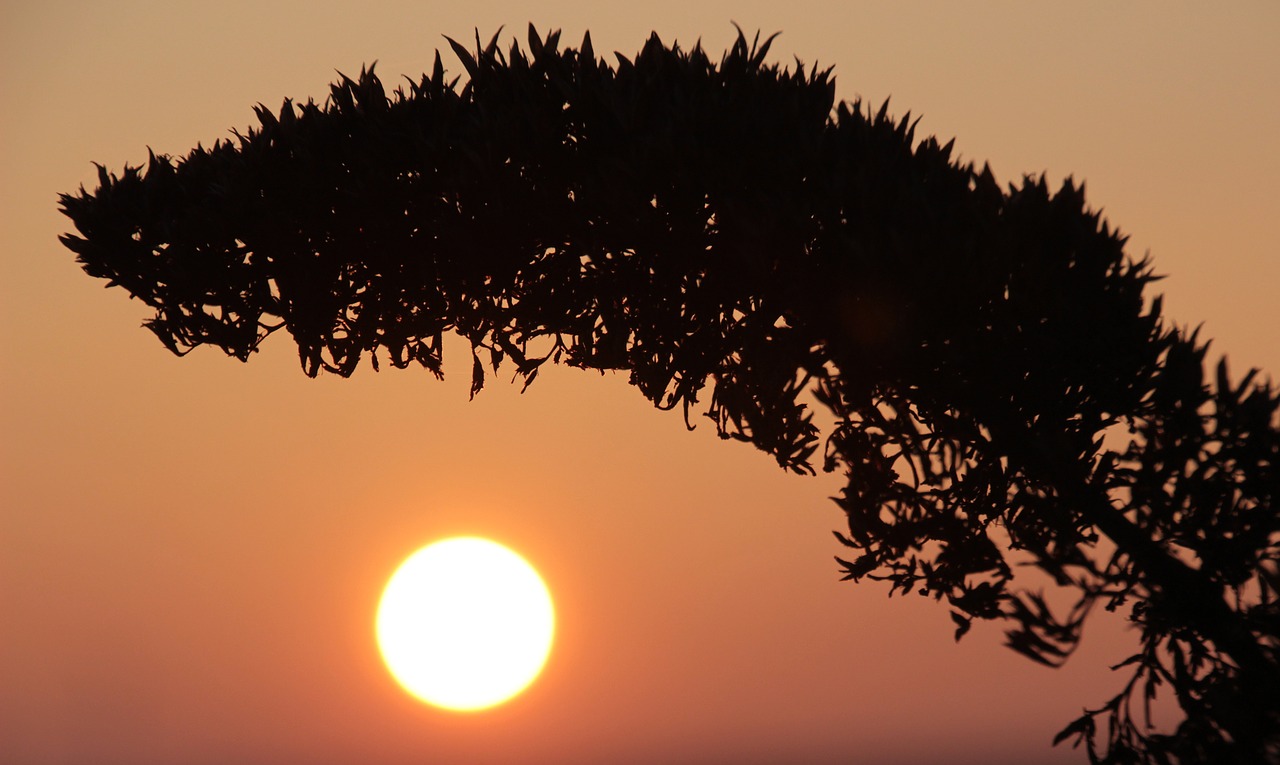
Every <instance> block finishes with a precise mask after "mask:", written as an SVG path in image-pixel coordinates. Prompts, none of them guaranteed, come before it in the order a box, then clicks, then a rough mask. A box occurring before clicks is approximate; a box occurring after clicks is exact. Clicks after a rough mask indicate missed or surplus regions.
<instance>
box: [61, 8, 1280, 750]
mask: <svg viewBox="0 0 1280 765" xmlns="http://www.w3.org/2000/svg"><path fill="white" fill-rule="evenodd" d="M771 40H772V38H770V40H767V41H765V42H764V43H763V44H759V38H758V37H757V38H756V42H755V43H750V44H749V43H748V41H747V40H746V39H745V37H742V36H741V35H739V38H738V40H737V42H736V44H735V45H734V46H733V48H732V49H731V50H730V51H729V52H728V53H727V54H726V55H725V56H724V57H723V58H722V59H721V60H720V62H719V63H718V64H717V63H715V62H713V61H711V60H710V59H709V58H708V57H707V56H706V54H705V53H704V52H703V51H702V50H701V49H700V48H699V47H695V48H694V49H693V50H692V51H689V52H685V51H682V50H680V49H679V48H678V47H671V48H668V47H666V46H665V45H664V44H663V43H662V42H661V41H660V40H659V39H658V38H657V36H656V35H655V36H653V37H651V38H650V39H649V41H648V43H647V44H646V45H645V46H644V49H643V50H642V51H641V52H640V53H639V54H638V55H636V56H635V57H634V58H626V57H624V56H622V55H620V54H615V62H614V63H608V62H606V61H604V60H601V59H598V58H597V57H596V55H595V53H594V52H593V50H592V47H591V39H590V37H589V36H588V37H587V38H585V39H584V40H583V42H582V46H581V48H580V49H579V50H574V49H571V48H564V49H562V48H560V47H559V33H557V32H553V33H551V34H550V35H548V36H547V38H546V39H543V38H541V37H539V35H538V34H537V33H536V32H535V31H534V30H533V29H532V27H531V28H530V30H529V40H528V45H529V50H528V52H524V51H521V50H520V49H519V47H518V46H517V45H513V46H512V48H511V49H510V51H509V52H508V53H505V54H504V53H503V52H502V51H501V50H500V49H499V48H498V46H497V37H496V36H495V37H494V39H493V40H492V41H490V42H489V44H488V45H483V46H482V45H481V44H480V40H479V39H478V38H477V40H476V50H475V51H474V52H472V51H468V50H467V49H465V48H464V47H462V46H461V45H458V44H457V43H455V42H453V41H450V43H451V44H452V46H453V50H454V52H455V53H456V54H457V56H458V58H459V59H461V62H462V65H463V66H464V68H465V70H466V74H467V79H466V82H465V84H464V85H462V86H461V87H459V80H458V79H450V78H449V77H448V76H447V75H446V74H445V71H444V67H443V65H442V63H441V60H440V57H439V55H438V54H437V56H436V60H435V66H434V69H433V71H432V73H431V74H430V75H427V76H424V77H423V78H422V80H421V81H420V82H417V83H410V84H409V85H408V86H407V90H397V91H396V92H395V93H394V94H391V95H390V96H389V95H388V94H387V93H386V92H385V91H384V88H383V86H382V84H381V82H380V81H379V80H378V78H377V77H376V76H375V74H374V72H373V69H372V68H370V69H369V70H367V71H364V72H362V73H361V75H360V77H359V78H358V79H350V78H347V77H345V76H344V77H343V78H342V80H341V82H339V83H337V84H335V85H334V86H333V88H332V92H331V93H330V96H329V98H328V99H327V101H326V102H325V103H324V104H323V105H318V104H316V103H314V102H311V101H308V102H307V103H306V104H302V105H298V104H294V103H292V102H290V101H285V102H284V105H283V107H282V108H281V109H280V111H279V113H278V114H276V113H273V112H272V111H269V110H268V109H266V108H265V107H261V106H260V107H258V110H257V112H258V117H259V121H260V123H261V124H260V125H259V126H258V127H256V128H253V129H251V130H249V132H248V133H247V134H245V135H241V134H239V133H236V134H235V139H236V140H235V141H227V142H218V143H216V144H215V145H214V146H213V147H211V148H208V149H205V148H202V147H199V146H197V148H196V149H195V150H194V151H192V152H191V153H190V154H188V155H187V156H186V157H185V158H182V159H178V160H176V161H175V160H173V159H172V158H170V157H167V156H157V155H154V154H153V155H152V156H151V158H150V160H149V162H148V164H147V167H146V168H145V169H143V168H133V167H126V168H125V169H124V171H123V173H122V174H120V175H118V176H117V175H114V174H111V173H108V172H107V171H106V170H105V169H101V168H100V173H99V183H100V185H99V187H98V188H97V189H96V190H95V191H94V192H93V193H88V192H86V191H85V190H84V189H83V188H82V189H81V190H80V192H79V193H78V194H75V195H64V196H63V197H62V206H63V210H64V212H65V213H66V214H67V215H68V216H70V217H71V219H72V220H73V221H74V222H75V226H76V228H77V229H78V231H79V235H78V236H77V235H67V236H64V237H63V242H64V243H65V244H66V245H67V246H68V247H69V248H71V249H72V250H74V251H75V252H76V253H77V255H78V256H79V261H80V262H81V263H82V264H83V265H84V268H85V270H86V271H87V272H88V273H89V274H90V275H92V276H95V277H101V278H105V279H108V280H110V283H111V284H116V285H120V286H123V287H124V288H125V289H126V290H128V291H129V293H130V294H132V295H134V296H136V297H138V298H140V299H142V300H143V301H145V302H146V303H147V304H148V305H149V306H151V307H153V308H154V309H155V311H156V314H155V317H154V318H153V319H151V320H150V321H148V322H147V326H148V327H149V328H150V329H151V331H153V332H154V333H155V334H156V335H157V336H158V337H159V338H160V340H161V341H162V342H163V343H164V344H165V346H166V347H168V348H169V349H170V350H171V351H173V352H175V353H179V354H182V353H185V352H187V351H189V350H190V349H191V348H194V347H195V346H198V345H204V344H210V345H215V346H217V347H219V348H221V349H222V350H223V351H225V352H226V353H228V354H230V355H233V356H235V357H236V358H239V359H241V360H246V359H248V358H249V356H250V355H251V354H252V353H253V352H254V351H255V350H257V348H258V346H259V344H260V343H261V342H262V341H263V340H264V339H265V338H266V337H267V336H268V335H270V334H271V333H273V332H275V331H276V330H278V329H281V328H285V329H287V330H288V331H289V333H290V334H292V335H293V338H294V340H295V341H296V342H297V344H298V349H299V354H300V356H301V360H302V366H303V369H304V370H305V371H306V373H307V374H308V375H313V376H314V375H316V374H317V373H318V372H319V371H320V370H325V371H329V372H334V373H337V374H340V375H349V374H351V373H352V371H354V370H355V369H356V367H357V365H358V363H359V362H360V359H361V358H363V357H366V356H367V357H369V359H370V361H371V362H372V364H373V366H374V367H375V368H377V366H378V365H379V362H380V361H386V362H389V363H391V364H392V365H393V366H396V367H406V366H409V365H410V364H415V363H416V364H420V365H422V366H424V367H426V368H427V369H429V370H431V371H432V372H433V373H435V374H436V375H439V374H441V369H442V367H441V336H442V335H443V333H445V332H449V331H456V332H458V333H460V334H461V335H463V336H465V337H466V338H467V339H468V340H469V341H470V343H471V346H472V349H473V356H474V360H473V363H472V368H473V382H472V388H473V393H474V391H476V390H479V389H480V387H481V385H482V384H483V380H484V375H485V367H486V366H489V367H491V368H492V369H493V370H495V371H497V370H498V368H499V367H500V365H501V364H502V363H503V362H504V361H505V360H509V361H510V362H512V363H513V364H514V367H515V371H516V373H517V374H518V375H520V376H523V377H524V378H525V379H526V380H528V381H531V380H532V379H533V378H534V376H535V375H536V374H537V372H538V369H539V367H540V365H541V364H543V363H545V362H546V361H548V360H552V361H558V362H562V363H566V364H569V365H572V366H576V367H581V368H586V369H597V370H606V369H611V370H627V371H628V372H629V373H630V380H631V382H632V383H633V384H634V385H635V386H637V387H638V388H639V389H640V390H641V392H642V393H644V395H645V396H647V397H648V398H649V399H650V400H651V401H652V402H653V403H654V404H656V405H657V406H658V407H660V408H663V409H671V408H675V407H681V408H682V409H683V410H684V412H685V416H686V418H688V416H689V413H690V410H691V408H693V407H694V406H695V404H696V403H697V402H698V398H699V396H700V395H702V394H703V393H704V390H705V389H708V384H709V383H710V384H711V385H710V386H709V396H707V397H708V398H709V403H708V405H707V409H706V416H708V417H710V418H711V419H712V420H713V421H714V422H715V424H716V427H717V428H718V431H719V433H720V434H721V436H722V437H726V438H735V439H739V440H743V441H748V442H750V443H752V444H754V445H755V446H757V447H759V448H760V449H762V450H764V451H766V452H768V453H770V454H772V455H773V456H774V457H775V458H776V459H777V461H778V463H779V464H780V465H782V466H783V467H785V468H788V469H790V470H794V471H797V472H811V471H812V467H811V462H812V460H813V458H814V456H815V452H816V451H817V449H818V448H819V447H820V446H821V442H820V438H819V433H818V431H817V428H816V427H815V426H814V424H813V423H812V413H811V412H810V411H809V410H808V409H807V408H806V406H805V404H804V403H803V402H802V400H801V398H802V394H804V393H805V392H806V391H812V392H814V393H815V394H816V397H817V400H818V401H820V402H821V403H822V404H823V405H824V406H826V407H827V408H829V409H830V411H831V412H832V413H833V414H834V416H835V417H836V418H837V421H838V424H837V426H836V427H835V429H834V431H833V432H832V433H830V434H829V437H828V438H827V439H826V443H825V451H824V456H823V460H822V462H823V466H824V468H825V469H826V470H840V471H843V472H844V473H845V474H846V475H847V476H848V485H847V487H846V488H845V489H844V490H843V493H842V495H841V496H840V497H838V498H837V499H836V502H837V503H838V504H839V505H840V507H841V508H842V509H843V510H844V511H845V513H846V514H847V515H848V530H847V532H843V533H837V534H836V536H837V537H839V539H840V542H841V543H843V544H844V545H845V546H847V547H848V548H849V554H848V556H847V559H837V560H839V562H840V565H841V566H842V567H843V570H844V574H845V578H847V579H854V580H858V579H862V578H869V579H877V580H885V581H887V582H889V583H890V586H891V588H892V591H894V592H903V593H906V592H911V591H915V592H918V593H920V594H922V595H927V596H929V597H932V598H935V599H938V600H942V599H945V600H946V601H947V602H948V603H949V605H950V607H951V609H952V616H953V619H954V620H955V623H956V625H957V629H956V637H957V639H959V637H960V636H961V635H962V634H964V632H965V631H966V630H967V629H969V626H970V623H971V620H973V619H1004V620H1008V622H1009V623H1010V625H1011V626H1010V629H1009V631H1008V645H1009V646H1010V647H1011V648H1013V649H1014V650H1016V651H1018V652H1019V653H1022V654H1024V655H1026V656H1028V657H1030V658H1031V659H1034V660H1035V661H1038V662H1041V663H1044V664H1047V665H1050V666H1058V665H1060V664H1061V663H1062V662H1063V661H1065V660H1066V659H1067V658H1068V656H1069V655H1070V654H1071V652H1072V651H1073V650H1074V648H1075V647H1076V645H1077V644H1078V642H1079V640H1080V637H1081V630H1082V627H1083V625H1084V622H1085V619H1086V617H1087V615H1088V614H1089V613H1090V611H1091V609H1093V608H1095V607H1097V606H1098V605H1099V604H1100V605H1101V606H1102V607H1104V608H1106V609H1108V610H1112V609H1116V608H1119V607H1122V606H1124V607H1126V608H1130V614H1131V615H1130V618H1131V620H1132V621H1133V623H1134V624H1135V625H1136V627H1137V628H1138V629H1139V630H1140V633H1141V650H1140V651H1139V653H1137V654H1135V655H1134V656H1132V657H1130V658H1129V659H1127V660H1126V661H1124V662H1122V663H1121V664H1120V665H1118V667H1124V668H1126V670H1127V671H1128V672H1131V673H1132V674H1131V676H1130V679H1129V681H1128V682H1127V683H1126V684H1125V685H1124V687H1123V688H1122V689H1121V691H1120V693H1119V694H1118V695H1116V696H1115V697H1114V698H1113V699H1111V700H1109V701H1107V702H1106V703H1104V704H1103V705H1101V706H1100V707H1098V708H1096V709H1088V710H1086V711H1085V713H1084V714H1083V716H1081V717H1080V718H1079V719H1078V720H1077V721H1075V722H1074V723H1072V724H1071V725H1070V726H1068V727H1067V728H1066V729H1065V730H1064V731H1063V732H1062V733H1061V734H1060V735H1059V737H1058V740H1071V741H1073V742H1074V743H1075V744H1077V745H1078V744H1079V743H1080V742H1081V741H1084V742H1086V744H1087V748H1088V751H1089V754H1090V757H1091V759H1092V760H1094V761H1095V762H1108V763H1127V762H1173V761H1177V762H1232V761H1237V762H1254V761H1259V760H1265V759H1276V758H1278V757H1280V743H1278V731H1280V701H1278V699H1277V696H1278V694H1280V668H1278V659H1280V656H1278V646H1277V625H1278V623H1280V606H1278V605H1277V603H1278V600H1277V594H1276V593H1277V590H1278V589H1280V560H1278V552H1280V522H1278V520H1277V514H1276V512H1275V509H1274V507H1275V506H1274V502H1275V499H1276V495H1277V487H1278V486H1280V477H1278V474H1277V467H1276V466H1277V461H1278V457H1280V436H1278V435H1277V427H1278V425H1277V415H1276V411H1277V406H1278V401H1277V394H1276V392H1275V391H1274V390H1273V389H1272V388H1271V386H1270V384H1268V383H1263V382H1260V381H1259V379H1258V377H1257V375H1256V374H1255V373H1253V372H1250V373H1249V374H1248V375H1246V376H1245V377H1244V379H1243V380H1242V381H1240V382H1238V383H1237V382H1233V381H1232V378H1231V376H1230V375H1229V374H1228V372H1227V369H1226V366H1225V364H1222V363H1220V364H1218V365H1217V366H1216V368H1215V369H1213V370H1212V371H1210V372H1208V373H1206V371H1205V355H1206V344H1205V343H1203V342H1201V341H1200V340H1199V339H1198V338H1197V336H1196V334H1195V333H1189V334H1188V333H1186V332H1184V331H1183V330H1180V329H1178V328H1176V327H1173V326H1170V325H1169V324H1168V323H1166V322H1165V321H1164V320H1163V319H1162V318H1161V310H1160V300H1159V298H1155V299H1153V300H1147V299H1146V298H1144V295H1143V291H1144V288H1145V287H1146V286H1147V285H1148V284H1149V283H1150V282H1152V281H1153V280H1154V277H1153V275H1152V272H1151V269H1150V266H1149V264H1148V263H1147V261H1145V260H1133V259H1131V258H1129V257H1128V256H1126V254H1125V252H1124V245H1125V238H1124V237H1122V236H1121V235H1119V234H1118V233H1117V232H1116V231H1114V230H1113V229H1112V228H1110V227H1109V226H1108V224H1107V223H1105V222H1103V221H1102V220H1101V219H1100V217H1099V216H1098V214H1096V213H1095V212H1092V211H1091V210H1089V209H1088V208H1087V207H1086V205H1085V200H1084V194H1083V188H1082V187H1078V186H1076V185H1075V184H1074V183H1073V182H1072V181H1070V180H1068V181H1066V182H1065V183H1064V184H1063V185H1062V187H1061V188H1060V189H1058V190H1057V191H1056V192H1052V191H1050V189H1049V188H1048V187H1047V185H1046V182H1045V179H1044V178H1043V177H1041V178H1031V177H1028V178H1026V179H1024V180H1023V181H1022V182H1021V183H1019V184H1013V185H1010V186H1009V187H1008V188H1007V190H1006V189H1002V188H1001V187H1000V186H999V185H998V184H997V182H996V180H995V178H994V177H993V176H992V173H991V172H990V170H989V169H988V168H987V167H985V166H984V167H983V168H982V169H981V170H978V169H975V167H974V166H973V165H972V164H967V163H961V162H959V161H958V160H955V159H953V158H952V148H951V146H952V145H951V143H948V144H946V145H945V146H944V145H940V144H939V143H938V142H937V141H936V140H935V139H933V138H926V139H924V140H922V141H917V140H916V137H915V133H914V128H915V124H916V123H915V122H913V121H912V120H911V119H910V116H909V115H908V116H907V117H903V118H902V119H895V118H893V117H891V116H890V115H889V113H888V109H887V104H886V106H885V107H882V108H880V109H879V110H878V111H874V112H873V111H871V110H869V109H866V108H864V106H863V105H862V104H861V103H860V102H853V103H838V104H837V103H835V99H834V82H833V79H832V77H831V74H830V70H819V69H817V68H816V67H812V68H810V69H808V70H807V71H806V69H805V68H804V66H803V65H802V64H800V62H798V61H797V66H796V68H795V69H794V70H792V69H787V68H780V67H778V66H776V65H767V64H766V63H765V56H766V54H767V51H768V49H769V42H770V41H771ZM526 384H527V383H526ZM1104 436H1105V438H1104ZM1019 563H1024V564H1031V565H1033V566H1034V567H1036V568H1038V569H1039V570H1040V571H1041V572H1043V573H1044V574H1046V575H1048V577H1050V578H1051V579H1052V580H1053V581H1054V582H1056V583H1057V585H1059V587H1060V592H1059V595H1061V593H1062V592H1065V593H1066V594H1067V595H1069V596H1070V601H1069V602H1068V605H1067V607H1066V608H1065V609H1058V610H1057V611H1055V610H1054V609H1052V608H1051V607H1050V605H1049V603H1048V602H1047V600H1046V596H1044V595H1043V594H1041V593H1040V592H1038V591H1035V590H1029V589H1027V588H1026V587H1015V586H1014V569H1015V567H1016V566H1017V565H1018V564H1019ZM1165 685H1167V686H1169V688H1170V689H1171V690H1172V692H1173V693H1174V694H1175V696H1176V699H1177V701H1178V704H1179V705H1180V706H1181V709H1182V711H1183V712H1184V713H1185V721H1184V722H1183V723H1182V724H1181V725H1180V726H1179V727H1178V728H1177V729H1176V730H1174V731H1171V732H1166V733H1156V732H1154V730H1153V729H1152V727H1151V726H1150V724H1149V723H1148V721H1147V720H1146V719H1144V718H1143V715H1142V714H1141V713H1140V712H1136V711H1134V710H1133V709H1132V703H1133V702H1135V701H1137V702H1142V703H1146V704H1149V702H1150V700H1151V699H1152V698H1153V697H1154V695H1155V693H1156V691H1157V689H1159V688H1160V687H1161V686H1165ZM1099 726H1101V727H1099Z"/></svg>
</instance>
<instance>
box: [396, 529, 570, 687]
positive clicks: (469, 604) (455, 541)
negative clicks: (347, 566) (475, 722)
mask: <svg viewBox="0 0 1280 765" xmlns="http://www.w3.org/2000/svg"><path fill="white" fill-rule="evenodd" d="M376 631H377V637H378V648H379V650H381V652H382V658H383V661H385V662H386V665H387V669H389V670H390V671H391V675H392V676H393V677H395V679H396V681H397V682H398V683H400V685H401V686H402V687H403V688H404V689H405V690H406V691H408V692H409V693H410V694H412V695H413V696H415V697H417V698H419V699H421V700H422V701H425V702H427V703H428V704H431V705H433V706H437V707H441V708H444V709H451V710H455V711H464V712H470V711H477V710H481V709H486V708H488V707H492V706H495V705H497V704H501V703H502V702H504V701H507V700H508V699H510V698H512V697H513V696H515V695H516V694H518V693H520V692H521V691H523V690H524V689H525V688H527V687H528V686H529V684H530V683H532V682H533V681H534V679H535V678H536V677H537V676H538V673H539V672H541V671H542V667H543V665H545V664H546V662H547V657H548V656H549V655H550V653H551V642H552V638H553V636H554V634H555V610H554V608H553V606H552V603H551V593H550V592H548V590H547V586H546V584H545V583H543V581H542V577H541V576H539V575H538V572H537V571H536V570H535V569H534V568H533V566H531V565H529V563H528V562H527V561H526V560H525V559H524V558H522V557H520V555H518V554H517V553H515V552H513V551H512V550H510V549H508V548H506V547H504V546H502V545H500V544H498V543H497V542H494V541H491V540H489V539H483V538H481V537H451V538H449V539H442V540H440V541H437V542H433V543H432V544H429V545H427V546H426V547H423V548H422V549H420V550H418V551H417V552H415V553H413V554H412V555H410V556H409V557H408V558H406V559H405V561H404V562H403V563H401V564H400V567H399V568H398V569H396V572H395V573H394V574H392V576H391V579H390V580H389V581H388V582H387V586H386V589H384V590H383V592H382V599H381V601H380V602H379V603H378V616H377V620H376Z"/></svg>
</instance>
